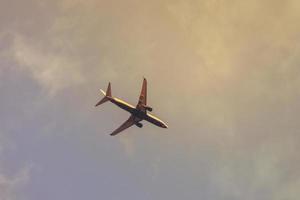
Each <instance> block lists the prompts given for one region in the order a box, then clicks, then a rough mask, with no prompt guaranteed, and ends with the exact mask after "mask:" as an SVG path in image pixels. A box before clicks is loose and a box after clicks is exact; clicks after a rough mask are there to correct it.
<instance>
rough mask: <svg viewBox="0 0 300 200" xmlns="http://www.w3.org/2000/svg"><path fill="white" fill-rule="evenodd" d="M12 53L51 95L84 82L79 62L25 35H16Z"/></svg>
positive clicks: (19, 63) (20, 64) (23, 67)
mask: <svg viewBox="0 0 300 200" xmlns="http://www.w3.org/2000/svg"><path fill="white" fill-rule="evenodd" d="M11 53H12V56H13V58H14V59H15V61H16V62H17V63H18V65H19V67H20V69H22V70H25V71H28V72H29V73H30V74H32V77H33V78H34V79H35V80H36V81H37V82H38V83H39V84H40V85H41V86H42V88H44V89H45V90H46V91H47V92H48V93H49V94H50V95H55V93H56V92H58V91H60V90H63V89H65V88H68V87H74V86H76V85H78V84H80V83H82V82H83V80H84V78H83V77H82V75H81V73H80V68H79V64H78V63H76V61H72V60H70V59H69V57H67V56H64V55H61V54H59V53H56V52H55V50H53V49H51V48H50V49H49V48H47V49H44V48H43V47H39V46H38V45H33V43H31V42H30V41H28V40H26V38H25V37H23V36H20V35H14V40H13V44H12V49H11Z"/></svg>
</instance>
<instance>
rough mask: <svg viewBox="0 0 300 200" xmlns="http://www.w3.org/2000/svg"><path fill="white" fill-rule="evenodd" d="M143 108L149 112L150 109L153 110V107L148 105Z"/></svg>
mask: <svg viewBox="0 0 300 200" xmlns="http://www.w3.org/2000/svg"><path fill="white" fill-rule="evenodd" d="M145 109H146V110H148V111H149V112H152V110H153V108H151V107H149V106H146V107H145Z"/></svg>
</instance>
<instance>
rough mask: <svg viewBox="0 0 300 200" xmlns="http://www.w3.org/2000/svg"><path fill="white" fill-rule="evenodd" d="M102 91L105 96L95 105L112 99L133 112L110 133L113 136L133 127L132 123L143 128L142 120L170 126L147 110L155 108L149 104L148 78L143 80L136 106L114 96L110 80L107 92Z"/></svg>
mask: <svg viewBox="0 0 300 200" xmlns="http://www.w3.org/2000/svg"><path fill="white" fill-rule="evenodd" d="M100 91H101V92H102V93H103V95H104V97H103V99H101V100H100V101H99V102H98V103H97V104H96V105H95V106H96V107H97V106H99V105H101V104H103V103H105V102H107V101H110V102H112V103H113V104H115V105H117V106H118V107H120V108H122V109H123V110H126V111H127V112H129V113H130V114H131V115H130V117H129V118H128V119H127V120H126V121H125V122H124V123H123V124H122V125H121V126H120V127H119V128H117V129H116V130H115V131H113V132H112V133H111V134H110V135H111V136H114V135H117V134H118V133H120V132H122V131H124V130H125V129H127V128H129V127H131V126H132V125H136V126H137V127H139V128H142V127H143V124H142V123H141V121H142V120H145V121H148V122H150V123H152V124H154V125H156V126H159V127H161V128H168V126H167V124H166V123H165V122H163V121H162V120H161V119H159V118H158V117H155V116H154V115H152V114H150V113H148V112H147V111H149V112H152V110H153V109H152V108H151V107H149V106H148V105H147V80H146V78H144V80H143V85H142V90H141V94H140V97H139V101H138V103H137V105H136V106H135V107H134V106H133V105H130V104H129V103H127V102H125V101H123V100H121V99H118V98H115V97H112V93H111V84H110V82H109V83H108V87H107V90H106V92H104V91H103V90H100Z"/></svg>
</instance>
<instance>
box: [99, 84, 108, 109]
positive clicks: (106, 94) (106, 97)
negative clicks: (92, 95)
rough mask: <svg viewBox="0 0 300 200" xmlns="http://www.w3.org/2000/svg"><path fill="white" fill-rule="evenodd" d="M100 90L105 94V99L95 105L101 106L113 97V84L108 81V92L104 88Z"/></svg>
mask: <svg viewBox="0 0 300 200" xmlns="http://www.w3.org/2000/svg"><path fill="white" fill-rule="evenodd" d="M100 91H101V92H102V94H103V95H104V97H103V99H101V100H100V101H99V102H98V103H97V104H96V105H95V106H99V105H101V104H103V103H105V102H107V101H108V100H109V98H108V97H111V86H110V83H108V87H107V89H106V92H104V91H103V90H101V89H100Z"/></svg>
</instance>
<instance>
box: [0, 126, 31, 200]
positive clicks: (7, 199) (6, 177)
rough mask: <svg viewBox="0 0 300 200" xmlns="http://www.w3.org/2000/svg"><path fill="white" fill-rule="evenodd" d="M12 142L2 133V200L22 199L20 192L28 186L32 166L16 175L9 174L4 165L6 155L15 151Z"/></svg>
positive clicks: (22, 168) (0, 177)
mask: <svg viewBox="0 0 300 200" xmlns="http://www.w3.org/2000/svg"><path fill="white" fill-rule="evenodd" d="M13 148H14V145H13V144H12V141H10V140H8V139H7V137H6V136H5V134H4V133H3V132H1V131H0V200H17V199H22V198H21V193H20V190H22V189H23V187H24V186H25V185H27V184H28V182H29V180H30V172H31V169H32V165H25V166H24V167H21V168H19V169H17V172H16V173H15V174H8V173H7V172H8V171H10V170H6V168H7V163H5V164H4V161H3V160H4V159H2V157H3V156H4V153H5V152H7V150H10V149H13Z"/></svg>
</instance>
